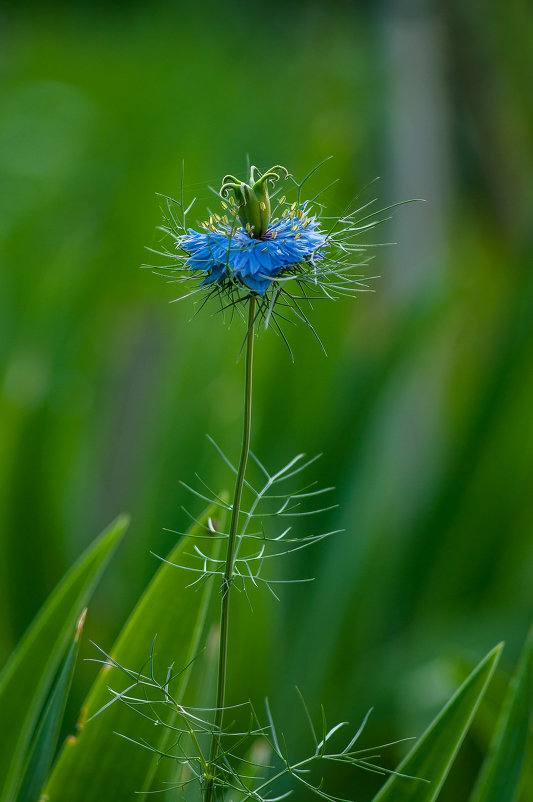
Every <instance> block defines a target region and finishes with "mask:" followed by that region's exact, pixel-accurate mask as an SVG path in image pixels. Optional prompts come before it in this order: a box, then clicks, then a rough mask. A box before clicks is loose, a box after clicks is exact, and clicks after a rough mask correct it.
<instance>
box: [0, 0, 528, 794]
mask: <svg viewBox="0 0 533 802" xmlns="http://www.w3.org/2000/svg"><path fill="white" fill-rule="evenodd" d="M1 14H2V25H1V33H0V37H1V41H2V71H1V73H0V83H1V89H2V91H1V100H0V184H1V186H2V193H0V254H1V256H0V258H1V266H0V271H1V279H0V281H1V285H0V286H1V291H0V366H1V367H0V370H1V373H2V376H1V381H0V443H1V444H2V447H1V452H0V485H1V488H2V490H1V493H0V522H1V523H0V532H1V534H0V610H1V613H0V660H2V661H3V660H4V658H5V657H7V654H8V653H9V651H10V650H11V649H12V647H13V645H14V643H15V642H16V641H17V640H18V639H19V637H20V636H21V634H22V632H23V631H24V629H25V628H26V626H27V625H28V624H29V622H30V621H31V619H32V617H33V615H34V614H35V612H36V610H37V609H38V608H39V607H40V605H41V604H42V602H43V600H44V598H45V597H46V595H47V594H48V592H49V591H50V590H51V589H52V587H53V586H54V585H55V584H56V582H57V580H58V579H59V577H60V576H62V574H63V573H64V572H65V570H66V568H67V566H68V565H69V564H70V563H71V562H72V561H73V559H74V557H75V556H77V555H78V554H79V553H80V551H81V550H82V548H83V547H84V546H85V545H86V544H87V543H88V542H89V540H90V538H91V536H92V533H93V532H94V531H96V530H97V529H98V528H102V526H103V525H104V524H105V523H106V521H107V520H108V519H110V518H111V517H113V516H114V515H116V513H117V512H118V511H120V510H122V509H127V510H128V511H129V512H130V513H131V515H132V521H133V523H132V528H131V532H130V534H129V536H128V539H127V543H126V545H125V546H124V547H123V549H122V551H121V554H120V556H119V558H117V559H116V560H115V562H114V569H113V570H112V571H110V572H109V573H108V575H107V577H106V580H105V581H104V583H103V584H102V586H101V588H100V590H99V593H98V596H97V598H96V599H95V603H94V604H93V606H92V609H91V611H90V614H89V618H88V621H87V626H86V632H87V636H86V638H85V643H84V644H82V648H81V652H82V655H81V656H82V657H87V656H94V653H93V651H92V649H91V647H89V646H88V645H87V643H88V641H89V639H93V640H96V641H97V642H98V643H100V644H101V645H102V646H103V647H104V648H105V646H106V645H109V644H111V642H112V640H113V637H114V636H115V635H116V633H117V632H118V630H119V628H120V626H121V624H122V623H123V621H124V619H125V616H126V613H127V611H129V609H131V607H132V606H133V603H134V601H135V600H136V599H137V598H138V596H139V595H140V593H141V591H142V589H143V588H144V586H145V584H146V582H147V580H148V579H149V577H150V576H151V575H152V573H153V572H154V570H155V569H156V567H157V562H156V560H155V559H154V558H152V557H151V556H150V554H149V552H150V551H151V550H153V551H155V552H159V553H163V552H167V551H168V550H169V549H170V548H171V547H172V546H173V544H174V542H175V535H173V534H172V533H171V532H168V531H167V530H168V529H170V530H180V531H182V530H183V529H184V528H185V527H186V526H187V521H188V519H187V516H186V514H185V513H184V512H183V510H182V509H181V505H182V504H184V505H185V506H187V507H188V509H190V510H191V511H192V512H193V513H197V512H198V511H199V505H197V504H196V503H195V502H194V500H191V499H190V498H186V496H185V494H184V491H183V490H182V489H180V487H179V485H178V480H179V479H184V480H185V481H190V480H191V478H192V477H193V474H194V472H195V471H198V472H199V473H200V474H201V476H202V477H203V478H205V479H206V481H208V482H209V484H210V485H212V486H213V485H214V486H217V487H222V486H224V485H225V484H226V483H227V481H228V477H227V474H226V472H225V471H224V466H223V465H222V464H221V462H220V460H218V459H217V458H216V455H214V453H213V450H212V447H211V446H210V445H209V443H208V442H207V440H206V438H204V434H205V433H209V434H211V435H212V436H214V437H215V438H216V439H217V441H219V442H220V445H221V446H222V448H223V449H224V450H225V451H226V452H227V453H229V454H230V455H235V454H236V453H237V451H238V438H239V432H240V398H241V369H242V364H240V363H239V362H238V360H237V355H238V351H239V348H240V344H241V341H242V327H241V326H239V324H238V321H235V322H234V325H233V326H232V327H231V329H230V330H229V331H227V330H226V329H225V328H224V325H223V321H222V319H221V318H220V316H213V317H211V316H210V315H209V313H207V311H205V310H204V312H203V313H202V314H201V315H200V316H198V317H196V318H194V319H193V320H192V321H191V322H189V321H190V318H191V316H192V309H191V307H190V306H187V304H186V303H185V304H181V305H180V304H178V305H173V304H169V303H167V301H171V300H172V299H173V297H174V294H173V288H172V285H166V284H165V283H164V281H163V280H162V279H160V278H157V277H154V276H152V275H151V273H150V272H149V271H147V270H140V269H138V266H139V265H140V264H141V263H142V262H143V261H150V259H149V258H148V255H147V254H146V251H144V250H143V249H144V246H145V245H151V246H155V245H157V241H158V240H157V235H154V230H155V227H156V226H157V224H158V223H159V221H160V213H159V209H158V203H157V199H156V195H155V193H156V192H163V193H167V194H169V195H176V194H177V193H178V192H179V182H180V172H181V163H182V160H184V161H185V170H186V172H185V190H186V194H187V195H188V196H189V197H191V198H192V197H194V196H195V195H196V196H197V199H198V200H197V203H198V209H199V211H198V214H199V215H200V214H201V211H200V209H201V207H202V206H203V205H204V204H206V203H208V199H209V196H210V192H209V190H208V189H207V188H206V187H207V184H209V183H211V184H216V183H217V182H218V181H219V180H220V178H221V177H222V175H223V174H224V173H226V172H236V173H239V172H242V169H243V166H244V163H245V156H246V154H247V153H250V155H251V158H252V160H253V161H254V162H255V163H257V164H259V165H265V164H270V163H283V164H286V165H287V166H288V167H289V169H290V170H291V171H292V172H293V173H294V174H296V175H298V176H300V175H303V174H305V172H307V170H308V169H310V168H311V167H312V166H313V165H314V164H315V163H317V162H318V161H320V160H321V159H323V158H325V157H326V156H329V155H334V159H333V160H332V161H331V162H328V164H327V166H326V167H325V168H324V169H323V171H322V172H321V173H320V174H319V175H317V177H316V179H315V185H316V187H317V189H318V188H320V186H321V185H326V184H327V183H329V182H330V181H331V180H333V179H334V178H336V177H339V178H340V179H341V180H340V182H339V183H338V184H336V185H335V187H334V188H332V190H330V191H329V192H328V196H327V201H328V203H329V204H330V206H331V208H332V209H334V210H335V211H338V210H342V209H343V208H345V207H346V206H347V205H348V204H350V203H352V202H353V201H354V198H355V196H356V195H357V194H358V193H359V192H360V190H361V189H362V187H364V186H365V185H366V184H368V183H369V182H370V181H371V180H372V179H373V178H374V177H375V176H376V175H381V176H382V180H381V181H380V182H378V184H377V185H376V186H374V187H372V188H371V189H369V190H368V191H367V192H366V193H364V195H363V197H364V198H371V197H373V196H374V192H375V193H376V194H377V195H379V198H380V203H382V204H383V205H385V204H387V203H389V202H394V201H396V200H403V199H405V198H406V197H424V198H425V199H426V201H427V203H426V204H424V205H421V204H420V205H412V206H408V207H404V208H402V209H400V210H398V211H397V213H396V214H395V216H394V220H393V221H392V223H388V224H385V225H384V227H383V229H382V232H381V235H380V236H381V237H382V241H383V242H386V241H390V240H395V241H398V243H399V245H398V246H395V247H394V248H384V249H378V250H377V251H376V268H375V272H376V273H379V274H380V276H381V278H380V279H379V280H376V281H375V282H373V283H372V286H373V287H374V289H375V290H376V294H375V295H372V296H370V295H364V296H361V297H360V299H359V300H358V302H357V303H356V304H355V305H354V304H351V303H349V302H346V303H338V304H337V305H336V306H335V308H332V307H331V305H329V306H327V305H323V306H320V307H319V308H317V309H316V311H315V314H314V321H315V322H316V325H317V327H318V329H319V331H320V332H321V336H322V338H323V340H324V342H325V344H326V347H327V350H328V354H329V357H328V359H325V358H324V357H323V355H322V353H321V352H320V350H319V348H318V347H317V345H316V343H315V341H314V340H313V338H312V337H311V335H310V334H309V332H308V331H307V330H297V329H294V330H293V331H291V332H289V334H290V336H291V342H292V344H293V348H294V351H295V357H296V364H295V365H293V364H292V363H291V362H290V359H289V357H288V354H287V352H286V351H285V350H284V346H283V344H282V343H281V342H280V340H279V339H278V338H276V337H275V335H274V334H272V333H270V332H268V333H264V334H263V335H262V336H261V339H260V341H259V342H258V348H257V381H256V386H255V409H256V413H255V421H254V432H253V438H254V450H255V451H256V452H257V453H258V454H259V455H260V456H261V459H262V460H263V461H264V462H265V463H266V464H267V465H269V466H275V465H277V464H283V463H284V462H286V461H287V460H288V459H289V458H290V457H291V456H292V455H293V454H295V453H296V452H298V451H300V450H306V451H307V452H308V453H316V452H322V451H323V452H324V457H323V459H322V460H321V461H320V462H319V463H317V467H316V478H317V480H319V481H320V482H321V483H323V484H334V485H336V487H337V494H336V495H337V500H338V501H339V504H340V507H339V510H338V511H337V512H335V513H329V514H328V518H327V522H326V526H327V528H331V529H335V528H338V527H340V526H344V527H346V533H345V534H343V535H340V536H338V537H337V538H336V539H334V540H333V541H331V542H330V543H329V544H328V545H322V546H321V547H320V550H319V551H318V550H317V551H316V553H314V554H311V553H310V552H307V553H306V552H304V553H303V556H299V557H298V559H297V560H296V559H295V560H294V561H293V563H292V564H291V565H288V566H287V573H288V574H289V572H290V575H293V574H294V572H295V571H296V572H297V573H298V574H301V575H302V576H305V575H308V574H309V572H311V573H312V574H313V575H315V576H316V577H317V581H316V582H315V583H314V584H313V585H310V586H303V587H302V586H296V587H295V588H294V589H291V590H290V591H288V592H286V593H285V594H284V596H283V598H282V602H281V604H277V603H275V602H274V601H273V600H270V599H266V598H260V597H259V596H257V597H256V598H254V599H253V604H254V611H253V613H252V612H250V610H249V609H248V607H247V605H246V601H245V600H244V599H243V600H242V601H241V599H239V601H238V602H237V603H236V604H235V605H234V610H235V615H236V616H237V620H236V622H235V625H234V629H233V639H232V640H233V643H232V648H233V649H234V654H236V655H239V660H235V662H234V665H233V668H232V672H231V676H232V681H233V688H232V690H231V694H230V695H231V697H234V698H235V699H236V700H237V699H239V700H240V699H241V698H247V697H249V696H251V697H252V698H254V699H262V698H263V697H264V695H265V694H268V695H269V697H270V699H271V703H272V705H273V707H274V709H277V711H278V717H279V716H281V717H282V718H283V717H285V718H286V720H287V729H289V730H290V731H294V733H298V732H299V728H300V718H299V716H300V713H299V712H297V711H298V710H299V707H298V706H299V702H298V699H297V696H296V694H295V693H293V692H292V690H291V689H292V686H293V685H294V684H295V683H297V684H298V685H299V687H300V688H301V689H302V692H303V693H304V695H305V696H306V699H307V700H308V703H309V705H310V707H313V706H316V705H317V704H318V703H319V702H320V701H323V702H324V703H325V704H326V706H327V708H328V712H329V714H330V715H331V717H332V718H340V717H343V718H344V717H346V716H349V717H351V719H352V720H353V721H357V720H360V719H361V718H362V716H363V715H364V712H365V711H366V710H367V709H368V708H369V707H370V706H371V705H375V708H376V709H375V713H374V715H373V717H372V719H371V723H370V724H369V727H368V733H367V738H368V743H369V744H371V743H376V742H382V741H385V740H392V739H394V738H397V737H404V736H406V735H410V734H413V735H416V734H419V733H420V732H421V731H422V730H423V729H424V727H425V726H426V725H427V723H428V722H429V720H430V719H431V717H432V715H433V714H434V713H435V712H436V711H437V710H438V708H439V707H440V706H441V705H442V703H443V702H444V701H445V699H446V698H448V697H449V695H450V693H451V692H452V690H453V689H454V688H455V687H456V684H457V674H458V672H459V673H460V674H461V678H464V676H466V674H467V673H468V669H469V668H471V667H472V666H473V665H474V664H475V663H476V662H477V660H478V659H479V658H480V656H481V655H482V654H483V653H485V652H486V651H487V650H488V648H489V647H491V646H492V645H493V644H494V643H495V642H497V641H499V640H501V639H504V640H505V641H506V642H507V648H506V651H505V653H504V656H503V660H502V663H501V669H500V670H501V671H502V672H504V673H507V672H508V671H510V667H511V666H512V665H513V664H514V662H515V661H516V658H517V655H518V652H519V650H520V646H521V643H522V641H523V639H524V636H525V633H526V632H527V629H528V625H529V622H530V620H531V618H532V617H533V615H532V614H533V604H532V601H531V586H532V584H533V541H532V539H531V521H532V519H533V515H532V513H533V494H532V493H531V476H532V475H533V428H532V426H531V409H532V408H533V373H532V371H531V363H532V358H533V326H532V321H533V314H532V313H533V275H532V270H531V253H532V244H533V243H532V235H531V231H532V230H533V228H532V223H533V202H532V196H531V186H532V185H533V180H532V179H533V147H532V145H533V136H532V133H531V132H532V130H533V128H532V125H531V123H532V117H533V103H532V102H531V94H530V85H531V77H532V76H533V51H532V49H531V47H530V42H531V39H532V36H533V18H532V15H531V13H530V12H528V11H527V9H526V4H521V3H519V2H514V0H511V2H509V3H507V4H506V5H505V8H502V7H500V5H499V4H487V5H485V6H484V7H483V8H482V9H481V8H480V6H478V4H476V3H475V2H473V0H470V2H467V3H465V4H462V3H459V2H451V3H448V4H442V5H439V4H437V3H429V2H423V0H418V1H416V0H411V1H409V0H405V1H404V2H389V3H383V4H376V5H373V4H366V3H361V4H352V3H334V4H329V3H328V4H326V3H325V2H311V3H308V4H304V3H302V4H299V3H294V4H291V5H282V4H281V3H280V4H277V3H276V2H274V3H271V4H269V6H268V8H265V7H262V8H259V7H258V8H254V7H252V6H251V4H244V3H228V4H212V5H211V4H209V3H204V4H202V5H201V6H200V5H199V4H198V5H194V6H193V5H189V4H181V3H170V2H167V3H165V2H161V0H157V1H156V2H153V3H150V4H148V3H146V4H142V3H136V4H131V5H129V4H113V5H110V6H104V4H89V3H85V4H84V3H79V4H70V5H67V4H62V3H59V2H58V3H50V4H25V3H22V4H16V5H15V4H11V5H9V4H7V5H5V6H4V8H3V11H2V12H1ZM373 270H374V268H373ZM303 520H305V519H303ZM243 654H246V655H247V657H246V660H243V659H242V655H243ZM94 673H95V672H94V667H93V666H92V665H91V664H90V663H88V664H85V665H82V667H81V670H80V671H79V672H78V675H77V677H76V678H75V681H74V699H73V703H72V706H71V710H70V713H69V714H68V715H70V720H69V725H70V727H71V728H72V726H73V722H74V721H75V719H76V714H77V707H78V706H79V704H80V703H81V699H82V698H83V696H84V694H85V692H86V690H87V687H88V684H89V681H90V679H92V678H93V677H94ZM279 677H282V678H283V683H282V689H281V690H280V688H279V685H280V683H279ZM503 686H504V683H503V682H502V683H501V685H500V686H498V683H497V682H496V683H495V684H494V688H491V689H490V690H489V692H488V696H487V700H486V701H485V702H484V703H483V706H482V710H481V711H480V716H479V721H480V722H481V724H480V723H479V722H478V723H477V724H475V725H474V730H473V735H472V736H469V739H468V740H467V742H466V744H465V747H464V748H463V750H462V753H461V754H460V756H459V758H458V760H457V763H456V766H455V767H454V770H453V772H452V774H451V776H450V778H449V780H448V782H447V786H446V787H445V790H444V792H443V795H442V799H443V800H444V802H446V800H453V799H458V798H463V797H465V796H466V792H467V791H468V790H469V789H470V788H471V787H472V784H473V781H474V777H475V773H476V771H477V768H478V766H479V764H480V761H481V756H482V754H483V752H484V751H485V749H486V746H487V742H488V740H489V738H490V732H491V728H490V726H489V725H488V724H487V726H484V725H483V721H484V718H485V719H486V720H487V721H489V720H492V718H493V716H494V712H495V711H496V710H497V704H499V702H500V701H501V694H499V693H498V687H503ZM491 699H492V702H491ZM491 705H492V707H491ZM68 715H67V717H68ZM301 726H302V728H303V726H304V725H303V722H302V725H301ZM397 757H400V753H398V755H397ZM332 782H333V785H334V786H336V787H335V788H334V790H338V789H342V785H343V782H344V778H343V776H342V775H341V774H337V776H336V777H335V778H332ZM378 784H379V782H378V780H376V779H373V778H368V777H366V776H361V786H360V789H361V790H360V798H361V800H364V799H369V798H370V797H371V795H372V793H373V792H375V790H376V788H377V787H378ZM365 794H366V796H365ZM527 798H529V797H527V795H526V796H524V800H525V799H527Z"/></svg>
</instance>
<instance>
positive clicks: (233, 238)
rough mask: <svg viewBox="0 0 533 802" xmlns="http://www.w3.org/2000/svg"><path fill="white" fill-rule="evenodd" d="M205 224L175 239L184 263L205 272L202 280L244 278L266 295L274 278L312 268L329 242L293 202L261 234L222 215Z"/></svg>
mask: <svg viewBox="0 0 533 802" xmlns="http://www.w3.org/2000/svg"><path fill="white" fill-rule="evenodd" d="M217 217H218V216H217ZM215 223H216V224H215ZM204 227H205V228H206V230H205V231H204V232H199V231H195V230H194V229H188V232H187V234H186V235H185V236H183V237H182V238H180V240H179V242H178V243H177V245H178V247H179V248H181V249H182V250H183V251H185V253H186V254H187V255H188V259H187V261H186V262H185V267H188V268H189V270H198V271H201V272H202V273H204V274H205V276H206V278H205V279H204V281H203V282H202V284H214V283H219V284H224V283H225V282H228V281H229V282H233V283H240V284H243V285H244V286H245V287H247V288H248V289H250V290H252V291H253V292H255V293H257V294H258V295H265V293H266V292H267V290H268V288H269V287H270V286H271V285H272V282H273V281H275V280H276V278H280V277H282V276H283V275H284V274H289V273H291V272H294V271H295V269H298V268H299V269H300V270H301V269H305V268H306V267H309V266H311V267H312V266H313V264H314V263H315V262H316V261H318V260H319V259H321V258H322V256H323V249H324V247H325V245H326V243H327V236H326V234H325V233H324V232H322V231H321V230H320V228H319V223H318V221H317V219H316V217H315V216H314V215H311V214H308V213H307V212H306V209H305V205H303V206H302V207H301V208H300V209H299V210H296V208H295V204H293V206H292V207H290V209H287V210H286V211H285V212H284V214H283V216H282V217H281V218H278V219H275V220H271V221H270V222H269V225H268V228H267V229H266V231H265V233H264V234H263V236H261V237H259V238H257V237H254V236H252V232H251V231H250V229H249V228H244V227H240V228H237V229H235V228H232V227H231V226H230V225H229V224H228V223H226V222H225V221H224V220H223V219H221V218H218V219H216V220H215V219H214V218H211V219H210V221H209V222H208V223H206V224H204Z"/></svg>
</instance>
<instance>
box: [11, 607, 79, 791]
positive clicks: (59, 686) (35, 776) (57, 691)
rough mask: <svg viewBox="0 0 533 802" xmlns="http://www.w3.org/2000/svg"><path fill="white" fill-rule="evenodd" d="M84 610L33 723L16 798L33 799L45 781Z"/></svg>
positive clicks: (73, 663) (65, 696) (61, 714)
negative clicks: (34, 724) (35, 721)
mask: <svg viewBox="0 0 533 802" xmlns="http://www.w3.org/2000/svg"><path fill="white" fill-rule="evenodd" d="M86 612H87V611H86V610H84V611H83V613H82V615H81V618H80V620H79V621H78V623H77V625H76V631H75V633H74V637H73V639H72V643H71V645H70V649H69V650H68V652H67V656H66V658H65V660H64V662H63V665H62V667H61V670H60V672H59V676H58V677H57V680H56V681H55V683H54V687H53V689H52V693H51V695H50V699H49V700H48V704H47V705H46V708H45V711H44V713H43V715H42V717H41V721H40V722H39V726H38V727H37V731H36V733H35V737H34V739H33V743H32V747H31V749H30V752H29V755H28V759H27V761H26V768H25V770H24V778H23V780H22V785H21V788H20V791H19V794H18V796H17V802H36V800H37V799H39V796H40V793H41V791H42V788H43V786H44V784H45V782H46V778H47V776H48V772H49V770H50V766H51V765H52V760H53V757H54V754H55V751H56V747H57V742H58V740H59V731H60V729H61V722H62V721H63V714H64V712H65V707H66V704H67V698H68V694H69V691H70V686H71V684H72V677H73V675H74V669H75V667H76V659H77V657H78V650H79V642H80V635H81V630H82V628H83V623H84V621H85V614H86Z"/></svg>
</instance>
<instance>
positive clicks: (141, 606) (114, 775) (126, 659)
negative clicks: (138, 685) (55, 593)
mask: <svg viewBox="0 0 533 802" xmlns="http://www.w3.org/2000/svg"><path fill="white" fill-rule="evenodd" d="M217 511H219V508H218V509H217V507H215V506H213V507H211V508H210V509H209V510H208V511H207V512H206V513H205V514H204V516H203V517H202V518H201V519H200V524H199V525H195V526H194V527H193V528H192V529H191V530H190V533H189V534H190V535H194V534H199V533H200V532H203V533H204V534H205V530H204V525H205V524H206V523H207V521H208V519H209V518H212V517H213V516H214V515H215V514H216V512H217ZM202 542H203V543H206V541H205V540H204V541H202ZM219 544H220V541H219V540H218V539H217V538H213V541H212V544H211V548H212V549H213V552H214V551H215V550H217V549H218V547H219ZM191 548H192V541H191V537H185V538H183V539H182V540H181V542H180V543H179V544H178V546H177V547H176V548H175V549H174V550H173V552H172V553H171V554H170V555H169V557H168V561H166V562H163V563H162V565H161V567H160V568H159V569H158V571H157V573H156V575H155V577H154V578H153V580H152V582H151V583H150V585H149V586H148V588H147V589H146V591H145V593H144V594H143V596H142V597H141V599H140V601H139V602H138V604H137V607H136V608H135V610H134V611H133V613H132V615H131V616H130V618H129V619H128V621H127V623H126V625H125V627H124V629H123V631H122V633H121V635H120V636H119V638H118V640H117V642H116V644H115V646H114V647H113V649H112V650H111V653H110V657H111V658H112V660H113V661H115V662H116V663H117V664H119V665H120V666H122V667H124V668H127V669H130V670H133V671H134V672H135V671H140V670H141V669H142V668H144V670H145V671H148V670H150V667H147V660H148V659H149V658H150V655H151V654H152V650H153V668H154V672H155V673H156V674H157V675H158V676H159V677H160V678H163V679H164V677H165V673H166V671H167V670H168V668H169V667H170V666H172V665H173V672H174V673H177V672H179V671H180V670H181V669H184V668H185V667H186V666H187V665H189V664H190V662H191V660H192V659H194V657H195V655H196V653H197V650H198V643H199V639H200V636H201V633H202V631H203V627H204V620H205V614H206V609H207V605H208V601H209V596H210V593H211V589H212V584H213V583H212V581H211V580H209V581H207V583H206V584H205V586H204V589H203V591H202V596H201V599H199V598H198V593H197V592H195V591H197V589H198V585H196V586H195V587H189V585H190V583H191V575H190V574H189V573H188V572H187V571H183V570H180V569H179V568H177V567H175V566H174V565H171V564H170V563H181V562H186V561H187V558H186V553H187V552H188V551H190V550H191ZM154 636H155V638H156V639H155V643H154ZM188 673H189V672H188V671H185V672H183V673H181V674H180V675H179V676H177V678H176V679H175V680H174V681H173V683H172V693H173V696H174V697H175V698H177V699H178V700H181V697H182V694H183V692H184V690H185V687H186V684H187V680H188ZM131 676H133V682H135V675H130V677H128V676H126V675H125V674H124V672H123V671H121V669H120V668H118V667H117V666H116V665H111V664H109V663H108V664H106V665H105V666H104V667H103V669H102V670H101V671H100V674H99V675H98V677H97V679H96V681H95V683H94V685H93V688H92V689H91V691H90V693H89V696H88V698H87V700H86V703H85V706H84V709H83V711H82V716H81V721H80V724H79V733H78V735H77V736H76V737H70V738H68V739H67V742H66V743H65V745H64V747H63V749H62V752H61V754H60V756H59V759H58V761H57V763H56V766H55V767H54V769H53V771H52V774H51V777H50V781H49V783H48V785H47V787H46V796H47V799H49V800H50V802H72V800H74V799H75V800H76V802H131V800H132V799H139V800H140V799H142V794H141V795H139V792H143V791H147V790H149V788H150V786H151V783H152V780H153V776H154V773H155V771H156V768H157V761H158V755H157V754H156V752H154V751H152V749H156V750H157V749H159V750H163V749H164V748H165V744H166V742H167V739H168V735H169V733H168V731H166V730H165V727H164V726H159V727H154V723H153V721H151V720H150V719H149V718H146V717H144V716H142V715H140V714H139V712H137V711H136V710H133V709H131V708H130V707H128V705H127V704H124V703H123V702H122V701H120V700H119V701H115V702H114V703H113V704H110V705H109V703H110V702H111V701H112V699H113V696H112V694H111V693H110V689H113V690H114V691H118V692H122V691H123V690H124V689H125V688H126V687H128V686H129V685H131V684H132V678H131ZM106 705H109V706H108V707H107V709H105V710H103V711H102V712H101V713H100V714H99V715H97V716H96V717H95V718H92V717H93V716H95V714H96V713H97V712H98V711H99V710H102V708H104V707H105V706H106ZM146 712H148V711H146ZM167 720H168V716H167ZM84 722H86V723H84ZM169 723H171V722H169ZM120 736H125V737H120ZM132 741H136V742H137V743H133V742H132ZM143 743H145V744H146V745H150V747H151V748H146V749H143V748H142V746H140V745H139V744H143ZM136 794H137V795H136Z"/></svg>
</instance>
